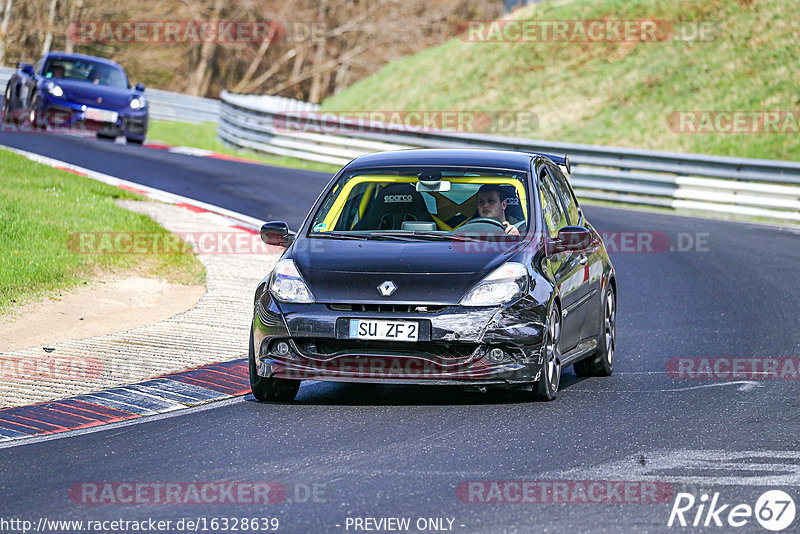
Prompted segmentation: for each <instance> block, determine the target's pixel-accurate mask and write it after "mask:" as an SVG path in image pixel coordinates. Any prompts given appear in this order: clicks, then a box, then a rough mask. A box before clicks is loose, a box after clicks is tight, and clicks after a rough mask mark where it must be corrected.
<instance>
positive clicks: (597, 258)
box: [547, 165, 603, 341]
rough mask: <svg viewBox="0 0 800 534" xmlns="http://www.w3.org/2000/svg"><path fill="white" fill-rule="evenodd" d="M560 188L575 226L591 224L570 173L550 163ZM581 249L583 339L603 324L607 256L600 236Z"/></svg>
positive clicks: (581, 337) (561, 195) (562, 200)
mask: <svg viewBox="0 0 800 534" xmlns="http://www.w3.org/2000/svg"><path fill="white" fill-rule="evenodd" d="M547 168H548V171H549V172H550V175H551V176H552V178H553V181H554V182H555V184H556V188H557V189H558V192H559V198H560V200H561V202H562V203H563V204H564V207H565V208H566V211H567V217H568V218H569V220H570V224H572V226H583V227H586V228H588V227H589V223H588V222H587V221H586V220H585V218H584V216H583V212H582V211H581V209H580V205H579V204H578V201H577V199H576V198H575V192H574V191H573V190H572V186H571V185H570V184H569V181H568V180H567V177H566V176H564V174H563V173H562V172H561V170H560V169H559V168H558V167H557V166H555V165H548V166H547ZM576 252H578V256H579V259H578V261H579V262H580V263H581V265H583V275H584V279H583V285H584V288H583V290H582V291H581V294H582V300H581V301H580V302H579V303H578V307H581V308H583V310H580V311H576V313H578V314H580V315H582V316H583V317H584V320H583V326H582V327H581V334H580V336H579V341H580V340H583V339H587V338H592V337H595V336H597V335H598V331H597V328H598V325H599V324H600V323H599V321H600V313H601V310H602V295H601V294H600V291H601V289H602V288H601V287H600V286H601V284H602V276H603V260H602V257H601V255H600V240H599V239H592V242H591V244H590V245H589V247H588V248H586V249H585V250H581V251H576Z"/></svg>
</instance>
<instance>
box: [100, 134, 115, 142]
mask: <svg viewBox="0 0 800 534" xmlns="http://www.w3.org/2000/svg"><path fill="white" fill-rule="evenodd" d="M97 138H98V139H102V140H103V141H113V140H114V139H116V138H117V136H116V135H112V134H106V133H100V132H97Z"/></svg>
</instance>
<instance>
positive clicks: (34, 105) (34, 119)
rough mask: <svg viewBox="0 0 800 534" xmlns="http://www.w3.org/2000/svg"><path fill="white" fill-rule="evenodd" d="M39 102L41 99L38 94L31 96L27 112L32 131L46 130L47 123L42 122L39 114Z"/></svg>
mask: <svg viewBox="0 0 800 534" xmlns="http://www.w3.org/2000/svg"><path fill="white" fill-rule="evenodd" d="M41 100H42V99H41V97H40V96H39V93H36V94H35V95H33V99H32V100H31V109H30V111H29V112H28V113H29V114H30V115H29V119H28V120H29V121H30V125H31V128H32V129H33V130H46V129H47V123H44V122H42V116H41V114H40V113H39V104H40V102H41Z"/></svg>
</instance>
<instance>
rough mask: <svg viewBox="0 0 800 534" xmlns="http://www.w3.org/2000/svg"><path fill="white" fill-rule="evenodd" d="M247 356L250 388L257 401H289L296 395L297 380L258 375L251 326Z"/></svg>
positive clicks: (298, 385)
mask: <svg viewBox="0 0 800 534" xmlns="http://www.w3.org/2000/svg"><path fill="white" fill-rule="evenodd" d="M248 356H249V357H248V360H249V363H250V365H249V367H250V390H251V391H252V392H253V396H254V397H255V398H256V400H257V401H260V402H269V401H273V402H290V401H293V400H294V398H295V397H296V396H297V391H298V390H299V389H300V381H299V380H285V379H283V378H267V377H264V376H259V374H258V369H257V368H256V352H255V349H254V348H253V328H252V327H250V351H249V355H248Z"/></svg>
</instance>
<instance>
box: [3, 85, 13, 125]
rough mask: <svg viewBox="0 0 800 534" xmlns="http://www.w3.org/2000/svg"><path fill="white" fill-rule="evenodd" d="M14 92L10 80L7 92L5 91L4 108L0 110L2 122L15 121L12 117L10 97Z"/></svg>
mask: <svg viewBox="0 0 800 534" xmlns="http://www.w3.org/2000/svg"><path fill="white" fill-rule="evenodd" d="M12 92H13V91H12V90H11V82H8V84H7V85H6V92H5V93H3V109H2V111H0V123H3V124H5V123H7V122H12V121H13V117H12V114H13V109H12V106H11V98H10V97H11V94H12Z"/></svg>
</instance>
